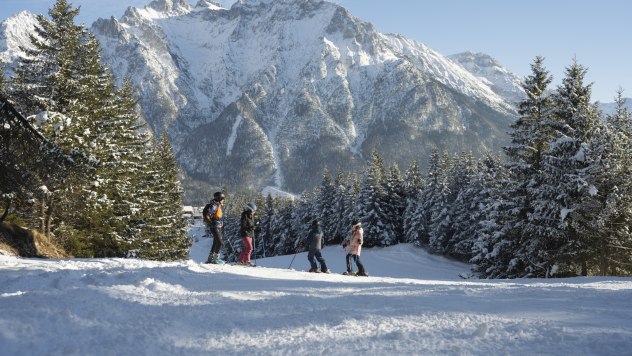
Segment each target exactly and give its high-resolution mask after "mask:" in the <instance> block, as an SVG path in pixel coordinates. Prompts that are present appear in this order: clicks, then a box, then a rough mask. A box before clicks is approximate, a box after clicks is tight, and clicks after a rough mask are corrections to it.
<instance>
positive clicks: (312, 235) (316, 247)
mask: <svg viewBox="0 0 632 356" xmlns="http://www.w3.org/2000/svg"><path fill="white" fill-rule="evenodd" d="M323 236H324V235H323V229H322V228H321V227H320V221H318V220H314V221H313V222H312V228H311V230H310V232H309V235H308V236H307V243H308V244H309V253H308V254H307V260H308V261H309V263H310V265H311V267H312V268H311V269H310V270H309V271H310V272H319V271H318V268H317V266H316V261H315V260H318V262H319V263H320V272H322V273H329V269H327V264H326V263H325V259H324V258H323V255H322V254H321V253H320V250H321V249H322V248H323Z"/></svg>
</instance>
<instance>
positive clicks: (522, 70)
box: [0, 0, 632, 102]
mask: <svg viewBox="0 0 632 356" xmlns="http://www.w3.org/2000/svg"><path fill="white" fill-rule="evenodd" d="M196 1H197V0H188V2H189V3H191V4H194V3H195V2H196ZM70 2H71V3H72V4H73V5H75V6H77V5H81V15H80V18H79V20H80V21H83V22H84V23H86V24H88V25H89V24H91V23H92V21H94V20H95V19H96V18H98V17H109V16H112V15H114V16H115V17H117V18H118V17H120V16H121V15H122V14H123V12H124V11H125V9H126V8H127V6H130V5H132V6H137V7H142V6H143V5H145V4H147V3H149V2H150V0H75V1H72V0H70ZM217 2H221V3H224V4H230V3H232V2H234V1H233V0H219V1H217ZM335 2H337V3H340V4H342V5H344V6H345V7H346V8H348V9H349V10H350V11H351V13H352V14H354V15H355V16H356V17H359V18H361V19H364V20H367V21H370V22H372V23H373V24H374V25H375V26H376V27H377V29H378V30H379V31H380V32H392V33H400V34H402V35H405V36H406V37H409V38H412V39H415V40H417V41H419V42H422V43H424V44H426V45H428V46H429V47H431V48H433V49H435V50H437V51H439V52H440V53H443V54H445V55H449V54H455V53H459V52H464V51H475V52H483V53H487V54H489V55H491V56H492V57H494V58H496V59H497V60H498V61H500V63H502V64H503V65H504V66H506V67H507V68H508V69H509V70H511V71H513V72H515V73H516V74H518V75H527V74H529V72H530V67H529V65H530V64H531V62H532V61H533V59H534V58H535V56H537V55H541V56H544V57H545V65H546V67H547V68H548V69H549V70H550V71H551V73H552V74H553V76H554V78H555V80H554V85H557V84H558V83H559V81H560V79H561V78H562V77H563V76H564V68H565V67H567V66H568V65H569V64H570V63H571V62H572V60H573V58H576V59H577V61H578V62H579V63H581V64H583V65H584V66H586V67H588V68H589V71H588V74H587V81H589V82H594V85H593V99H594V100H599V101H602V102H609V101H612V98H613V97H614V96H615V94H616V91H617V89H618V88H619V87H622V88H623V89H624V90H625V91H624V95H625V96H627V97H632V45H631V44H630V42H631V40H632V2H631V1H626V0H601V1H597V0H436V1H429V0H428V1H424V0H388V1H386V0H335ZM0 3H2V6H1V7H0V19H4V18H6V17H8V16H10V15H12V14H14V13H17V12H19V11H22V10H28V11H31V12H35V13H46V12H47V11H48V8H50V7H51V6H52V4H53V3H54V0H0Z"/></svg>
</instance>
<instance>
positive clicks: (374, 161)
mask: <svg viewBox="0 0 632 356" xmlns="http://www.w3.org/2000/svg"><path fill="white" fill-rule="evenodd" d="M385 174H386V167H385V165H384V160H383V159H382V157H381V156H380V154H379V153H378V151H377V150H373V153H372V154H371V160H370V162H369V164H368V167H367V168H366V171H365V174H364V177H363V179H362V186H361V188H360V192H359V193H358V197H357V202H356V207H355V208H356V210H355V215H356V216H357V217H358V218H359V220H360V221H361V222H362V226H363V228H364V244H365V246H367V247H371V246H388V245H392V244H394V243H395V242H396V241H397V237H396V236H395V229H394V226H393V224H392V223H391V222H390V221H389V220H388V210H387V209H388V206H387V205H386V204H385V201H386V191H385V190H384V184H383V182H382V181H383V179H384V177H385Z"/></svg>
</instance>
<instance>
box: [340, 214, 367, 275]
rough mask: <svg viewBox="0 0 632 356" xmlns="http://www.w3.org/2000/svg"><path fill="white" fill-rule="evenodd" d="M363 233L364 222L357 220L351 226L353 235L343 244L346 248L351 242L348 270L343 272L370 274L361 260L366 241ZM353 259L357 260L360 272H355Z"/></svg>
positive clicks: (348, 273) (347, 273)
mask: <svg viewBox="0 0 632 356" xmlns="http://www.w3.org/2000/svg"><path fill="white" fill-rule="evenodd" d="M363 235H364V230H362V224H360V222H359V221H357V220H355V221H354V222H353V226H352V227H351V235H349V237H348V238H347V239H346V240H345V242H344V243H343V245H342V247H343V248H344V249H346V248H347V243H348V244H349V253H347V272H345V273H343V274H346V275H356V276H368V274H367V273H366V270H365V269H364V265H363V264H362V261H361V260H360V252H361V251H362V243H363V242H364V240H363ZM351 260H353V261H355V264H356V266H358V273H355V272H353V266H352V265H351Z"/></svg>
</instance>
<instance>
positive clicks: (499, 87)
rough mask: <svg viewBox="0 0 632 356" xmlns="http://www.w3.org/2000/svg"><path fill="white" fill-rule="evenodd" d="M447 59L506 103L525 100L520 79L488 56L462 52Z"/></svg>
mask: <svg viewBox="0 0 632 356" xmlns="http://www.w3.org/2000/svg"><path fill="white" fill-rule="evenodd" d="M448 58H450V59H451V60H453V61H455V62H457V63H459V64H460V65H461V66H463V68H465V69H467V70H468V71H469V72H470V73H472V74H473V75H474V76H476V77H478V78H479V79H481V80H482V81H484V82H486V83H488V85H489V87H490V88H491V89H492V90H493V91H494V93H496V94H498V95H500V96H501V97H503V98H504V99H505V100H506V101H507V102H509V103H512V104H515V103H518V102H520V101H521V100H523V99H524V98H525V93H524V90H523V89H522V78H520V77H519V76H518V75H516V74H515V73H513V72H511V71H510V70H509V69H507V68H505V67H503V66H502V65H501V64H500V63H498V61H497V60H495V59H494V58H492V57H491V56H489V55H488V54H485V53H476V52H463V53H459V54H454V55H451V56H448Z"/></svg>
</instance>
